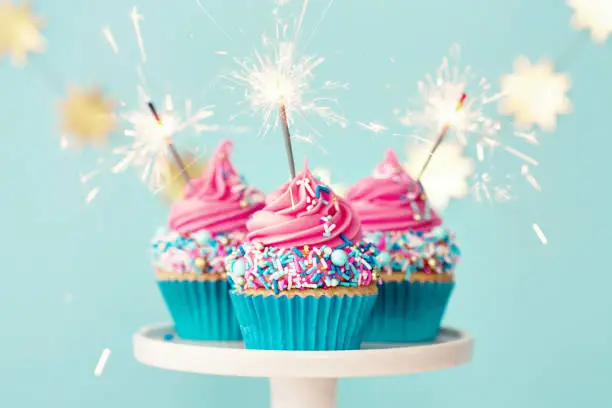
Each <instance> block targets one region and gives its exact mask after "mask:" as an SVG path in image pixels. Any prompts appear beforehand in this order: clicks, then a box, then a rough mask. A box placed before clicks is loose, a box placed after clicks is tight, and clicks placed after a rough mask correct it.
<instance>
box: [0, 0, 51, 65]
mask: <svg viewBox="0 0 612 408" xmlns="http://www.w3.org/2000/svg"><path fill="white" fill-rule="evenodd" d="M41 26H42V21H41V19H40V18H38V17H37V16H35V15H34V14H32V12H31V10H30V6H29V5H28V4H27V3H23V4H20V5H14V4H13V2H12V1H11V0H0V57H2V56H3V55H8V56H9V57H10V58H11V60H12V61H13V64H15V65H23V64H24V63H25V62H26V59H27V55H28V53H29V52H42V51H43V50H44V48H45V39H44V37H43V36H42V35H41V34H40V28H41Z"/></svg>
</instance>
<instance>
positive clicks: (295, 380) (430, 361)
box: [133, 324, 473, 408]
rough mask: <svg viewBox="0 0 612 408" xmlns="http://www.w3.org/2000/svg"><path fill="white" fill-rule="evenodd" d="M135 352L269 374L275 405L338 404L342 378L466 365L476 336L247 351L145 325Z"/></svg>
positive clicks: (170, 362) (208, 369)
mask: <svg viewBox="0 0 612 408" xmlns="http://www.w3.org/2000/svg"><path fill="white" fill-rule="evenodd" d="M133 341H134V356H135V357H136V360H138V361H140V362H141V363H143V364H146V365H149V366H152V367H158V368H163V369H166V370H175V371H183V372H189V373H199V374H213V375H229V376H237V377H265V378H270V392H271V396H270V399H271V407H272V408H334V407H335V406H336V393H337V384H338V379H339V378H349V377H374V376H384V375H399V374H413V373H420V372H424V371H433V370H442V369H445V368H451V367H455V366H458V365H461V364H465V363H467V362H469V361H470V359H471V358H472V349H473V340H472V338H471V337H470V336H469V335H468V334H466V333H464V332H462V331H460V330H454V329H442V331H441V332H440V335H439V336H438V338H437V339H436V341H434V342H433V343H427V344H415V345H407V344H391V343H389V344H373V343H365V344H363V346H362V349H361V350H354V351H270V350H245V349H244V346H243V344H242V343H241V342H198V341H187V340H182V339H180V338H178V337H177V336H176V335H175V333H174V329H173V327H172V326H171V325H168V324H162V325H154V326H147V327H144V328H142V329H141V330H139V331H138V332H137V333H136V334H134V339H133Z"/></svg>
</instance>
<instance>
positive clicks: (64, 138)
mask: <svg viewBox="0 0 612 408" xmlns="http://www.w3.org/2000/svg"><path fill="white" fill-rule="evenodd" d="M68 145H69V142H68V137H67V136H66V135H62V136H61V137H60V149H62V150H66V149H67V148H68Z"/></svg>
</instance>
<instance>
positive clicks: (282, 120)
mask: <svg viewBox="0 0 612 408" xmlns="http://www.w3.org/2000/svg"><path fill="white" fill-rule="evenodd" d="M307 5H308V1H307V0H305V1H304V3H303V6H302V9H301V14H300V17H299V18H298V19H297V21H296V23H295V27H296V28H295V35H294V36H293V38H290V36H289V35H288V25H287V24H284V23H282V22H281V21H280V20H278V21H277V27H276V39H275V40H271V39H270V38H268V37H264V40H263V45H264V48H265V51H269V50H270V49H271V50H272V51H271V52H269V53H266V52H263V51H256V52H255V57H254V59H251V60H242V61H237V62H238V64H239V66H240V70H238V71H237V72H234V73H232V74H230V75H229V78H228V79H229V80H230V82H231V84H232V85H233V86H236V87H240V88H243V89H244V96H245V102H246V103H248V105H249V110H250V111H251V112H252V113H254V114H257V115H261V117H262V118H263V122H262V127H261V130H260V132H259V134H260V135H265V134H267V133H268V132H269V131H270V130H272V129H275V128H277V127H278V126H280V127H281V128H282V130H283V135H284V138H285V147H286V150H287V157H288V160H289V167H290V169H291V174H292V175H294V174H295V168H294V163H293V151H292V147H291V140H292V139H301V140H305V141H309V142H312V141H313V138H312V137H310V136H300V135H299V134H297V133H293V134H291V133H290V132H289V129H294V128H295V122H296V119H297V118H298V117H300V118H302V119H303V120H304V121H305V122H306V125H307V127H308V128H309V129H310V130H311V131H312V132H313V133H315V134H316V135H317V136H320V134H319V132H318V131H317V130H316V129H315V128H314V127H313V126H312V125H311V123H309V121H308V119H307V118H308V117H309V116H318V117H319V118H322V119H324V120H325V122H327V123H328V124H339V125H341V126H346V119H345V118H344V117H342V116H340V115H338V114H336V113H335V112H334V110H333V106H332V105H333V104H334V103H335V102H336V101H335V100H334V99H331V98H322V97H313V96H312V94H313V93H314V88H313V87H312V80H313V77H314V75H313V72H314V70H315V69H316V68H317V67H318V66H320V65H321V64H322V63H323V62H324V58H322V57H316V56H309V55H305V56H301V57H299V56H298V55H297V52H296V48H297V47H296V46H297V42H298V39H299V34H300V33H301V27H302V23H303V21H304V16H305V12H306V8H307ZM340 87H344V86H339V85H338V84H337V83H336V82H333V81H325V82H324V85H323V87H322V88H324V89H331V88H340Z"/></svg>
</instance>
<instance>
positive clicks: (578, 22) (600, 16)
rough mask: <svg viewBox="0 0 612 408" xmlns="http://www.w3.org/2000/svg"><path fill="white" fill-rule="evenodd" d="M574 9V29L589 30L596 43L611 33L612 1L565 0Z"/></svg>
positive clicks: (604, 40) (605, 38)
mask: <svg viewBox="0 0 612 408" xmlns="http://www.w3.org/2000/svg"><path fill="white" fill-rule="evenodd" d="M567 5H568V6H570V7H571V8H572V9H573V10H574V15H573V16H572V26H573V27H574V28H575V29H576V30H584V29H587V30H590V31H591V38H592V39H593V41H595V42H596V43H599V44H602V43H604V42H606V40H607V39H608V36H609V35H610V34H612V1H610V0H567Z"/></svg>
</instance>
